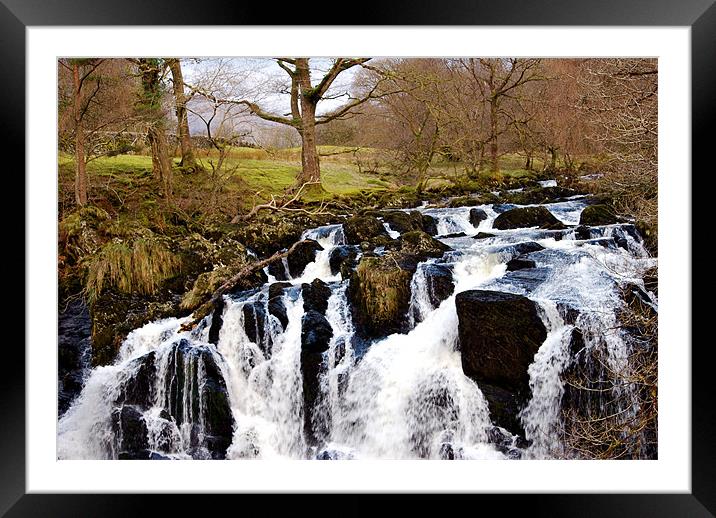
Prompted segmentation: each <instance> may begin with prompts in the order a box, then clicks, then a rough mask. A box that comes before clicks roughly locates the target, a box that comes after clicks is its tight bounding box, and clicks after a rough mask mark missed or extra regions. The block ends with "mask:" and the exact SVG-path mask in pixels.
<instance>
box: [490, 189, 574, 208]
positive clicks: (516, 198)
mask: <svg viewBox="0 0 716 518" xmlns="http://www.w3.org/2000/svg"><path fill="white" fill-rule="evenodd" d="M575 194H579V192H577V191H575V190H574V189H569V188H566V187H558V186H555V187H533V188H531V189H524V190H522V191H517V192H507V193H504V194H503V196H502V199H503V200H504V201H506V202H508V203H515V204H518V205H534V204H540V203H553V202H557V201H562V200H564V199H565V198H568V197H570V196H574V195H575Z"/></svg>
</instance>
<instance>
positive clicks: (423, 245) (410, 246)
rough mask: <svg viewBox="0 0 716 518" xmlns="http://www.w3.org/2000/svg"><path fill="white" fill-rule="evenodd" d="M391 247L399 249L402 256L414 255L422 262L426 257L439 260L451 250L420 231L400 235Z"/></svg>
mask: <svg viewBox="0 0 716 518" xmlns="http://www.w3.org/2000/svg"><path fill="white" fill-rule="evenodd" d="M391 246H393V247H395V248H399V249H400V252H401V254H403V255H405V254H408V255H414V256H416V257H419V258H421V260H423V261H424V260H425V259H427V258H428V257H435V258H440V257H442V256H443V254H444V253H445V252H447V251H448V250H452V249H451V248H450V247H449V246H448V245H446V244H445V243H442V242H440V241H438V240H437V239H435V238H434V237H432V236H430V235H428V234H427V233H425V232H422V231H420V230H414V231H412V232H407V233H405V234H403V235H401V236H400V238H398V240H397V243H393V244H391Z"/></svg>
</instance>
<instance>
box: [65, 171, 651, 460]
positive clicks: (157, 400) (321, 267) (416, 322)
mask: <svg viewBox="0 0 716 518" xmlns="http://www.w3.org/2000/svg"><path fill="white" fill-rule="evenodd" d="M551 182H553V181H546V182H543V183H544V186H546V187H549V186H552V185H553V184H552V183H551ZM543 206H544V207H546V208H547V209H548V210H549V211H550V212H551V213H552V214H553V215H554V216H555V217H557V218H558V219H559V220H560V221H562V222H563V223H564V224H565V225H570V226H571V227H572V228H567V229H565V230H562V231H554V230H542V229H538V228H518V229H512V230H497V229H493V227H492V226H493V222H494V220H495V218H496V217H497V216H498V211H503V210H505V208H504V206H503V207H497V206H492V205H482V206H479V207H477V208H478V209H480V210H481V211H483V212H484V213H485V214H486V215H487V218H484V216H483V218H484V219H482V220H481V221H480V222H479V224H478V225H477V226H475V225H473V224H472V223H471V222H470V211H471V209H473V207H457V208H439V209H438V208H428V207H426V206H421V207H418V209H417V210H419V211H420V212H422V213H423V214H424V215H427V216H432V217H433V218H435V220H436V227H437V232H438V237H439V238H440V236H443V235H444V236H448V235H452V237H444V238H440V239H441V240H442V241H443V242H445V243H447V244H448V245H449V246H450V247H451V250H450V251H448V252H446V253H445V254H444V255H443V256H442V257H440V258H430V259H428V260H424V261H422V262H418V264H417V268H416V269H415V273H414V274H413V276H412V279H411V280H410V298H409V304H408V310H407V313H406V314H405V315H404V317H405V318H406V319H407V323H408V325H407V326H406V332H405V333H402V334H401V333H394V334H389V335H387V336H380V337H378V338H371V339H368V338H366V337H364V336H362V335H361V333H360V325H359V324H360V320H359V319H357V318H356V315H355V314H354V311H355V310H356V309H355V307H354V306H353V303H354V302H353V299H352V295H351V293H352V292H351V289H352V286H351V284H350V283H351V281H350V280H349V279H343V278H342V276H341V274H340V272H339V273H337V274H335V275H334V274H332V273H331V267H330V256H331V252H332V251H333V250H334V249H335V247H337V246H342V245H344V243H345V238H344V235H343V227H342V225H327V226H322V227H318V228H315V229H310V230H307V231H305V232H304V233H303V235H302V236H301V238H302V239H311V240H314V241H316V242H318V244H320V245H321V247H322V248H323V249H322V250H318V251H317V253H316V254H315V258H314V259H313V261H312V262H310V263H308V264H307V265H306V266H305V268H304V269H303V271H302V272H301V273H300V275H298V276H297V277H295V278H294V277H291V275H290V274H289V268H288V262H287V261H286V259H284V260H283V265H282V268H283V270H284V271H283V274H284V278H286V279H288V281H287V282H285V283H282V284H274V283H275V282H276V278H275V277H274V276H272V275H269V276H268V279H269V280H268V282H267V283H266V284H264V285H263V286H261V287H257V288H256V289H254V290H252V291H249V292H243V293H241V294H227V295H224V297H223V310H222V313H221V326H220V329H219V332H218V339H216V337H214V338H213V340H214V341H216V343H215V344H214V343H210V339H209V329H210V327H211V324H212V317H211V316H209V317H207V318H205V319H204V320H203V321H202V322H201V323H200V324H199V325H198V326H197V327H196V329H195V330H194V331H192V332H185V331H182V330H181V326H182V324H184V323H186V322H187V321H189V320H190V318H191V317H190V316H189V317H185V318H170V319H163V320H158V321H155V322H151V323H149V324H147V325H145V326H143V327H141V328H139V329H136V330H134V331H132V332H131V333H129V335H128V336H127V337H126V339H125V340H124V342H123V343H122V345H121V347H120V348H119V351H118V353H117V359H116V361H115V362H114V363H113V364H112V365H107V366H103V367H96V368H94V369H92V370H91V371H90V372H89V375H88V376H87V378H86V381H85V383H84V387H83V389H82V391H81V393H80V395H79V396H78V397H77V398H76V399H75V400H74V401H73V402H72V404H71V406H70V407H69V409H68V410H67V411H66V413H65V414H64V415H63V416H62V417H61V418H60V419H59V423H58V450H57V451H58V458H60V459H115V458H170V459H208V458H228V459H254V458H256V459H271V458H291V459H314V458H318V459H505V458H535V459H546V458H564V457H567V458H570V455H572V456H573V455H574V453H572V452H570V450H569V448H568V447H567V445H566V443H565V437H564V433H565V432H564V429H565V426H566V424H565V422H564V411H565V408H567V406H566V405H572V407H570V408H574V409H576V411H578V412H583V413H585V414H586V415H600V414H606V413H615V412H616V413H618V414H619V415H620V416H623V418H624V419H626V420H628V419H629V418H630V417H631V416H634V415H635V414H636V413H637V412H638V411H639V398H638V397H637V395H638V394H637V393H636V392H635V390H636V389H635V385H634V383H632V382H631V381H630V377H631V375H632V365H631V364H630V355H631V354H632V353H633V350H634V347H636V346H637V345H635V344H634V342H633V340H630V339H629V337H628V336H627V334H625V333H626V332H625V331H623V330H621V329H620V328H619V312H620V311H621V310H623V308H624V304H625V303H624V301H623V299H622V296H621V294H620V293H621V290H622V289H623V288H624V287H625V286H631V285H633V286H637V287H640V288H642V289H643V288H644V282H643V281H642V277H643V276H644V272H645V271H646V270H647V269H648V268H650V267H652V266H654V265H655V264H656V260H655V259H653V258H650V257H649V255H648V253H647V252H646V250H645V249H644V246H643V243H642V241H641V238H640V236H639V235H638V233H637V232H636V230H635V228H634V227H633V225H629V224H616V225H604V226H595V227H590V228H589V229H588V231H587V235H585V234H584V231H582V230H579V231H578V230H577V229H576V225H577V224H578V222H579V217H580V214H581V211H582V210H583V209H584V207H585V206H586V202H585V201H584V200H583V199H582V198H579V197H577V198H574V199H568V200H566V201H562V202H559V203H551V204H545V205H543ZM473 216H474V214H473ZM384 227H385V228H386V230H387V231H388V233H389V234H390V235H391V236H393V237H396V236H397V235H398V233H397V232H394V231H393V230H392V229H391V228H390V226H389V225H388V224H387V223H384ZM478 231H479V232H489V233H490V234H492V237H488V238H485V239H475V238H474V237H476V235H477V234H478ZM460 233H464V235H459V234H460ZM456 234H458V235H456ZM480 237H482V236H480ZM383 253H385V250H383V249H380V250H377V251H376V255H380V254H383ZM516 257H521V258H523V259H524V258H525V257H527V258H528V259H529V261H532V262H533V265H532V266H529V267H525V268H523V269H513V268H508V262H510V261H511V260H512V259H514V258H516ZM396 264H397V263H396ZM511 264H512V263H511ZM414 265H415V263H413V267H414ZM294 268H295V265H294ZM273 271H274V273H276V276H277V277H279V278H281V271H280V270H278V271H277V270H273ZM411 271H412V270H411ZM267 273H268V269H267ZM296 273H297V272H296V271H294V274H296ZM438 274H439V275H441V276H442V277H439V276H438V277H436V275H438ZM436 278H437V279H439V280H440V281H441V282H443V284H441V285H440V286H441V287H442V288H443V291H442V292H441V293H443V294H442V296H440V297H437V295H436V292H435V285H434V283H435V282H436ZM316 279H319V280H320V281H322V282H323V283H326V284H325V285H324V284H322V283H320V282H319V283H317V284H316V285H315V286H318V288H316V287H315V286H313V287H312V285H311V283H312V282H314V281H315V280H316ZM451 283H452V284H451ZM446 286H447V288H449V289H445V288H446ZM309 289H315V290H318V291H319V292H320V293H325V297H326V298H327V300H326V298H324V299H322V304H323V305H322V307H321V308H320V311H318V315H316V310H315V308H314V309H312V308H311V307H309V306H308V304H309V302H310V301H312V300H314V299H315V293H316V292H315V291H314V292H312V293H313V294H314V295H313V296H309V292H308V291H306V290H309ZM321 290H323V291H321ZM468 290H487V291H499V292H503V293H511V294H515V295H520V296H523V297H526V298H527V299H529V300H528V302H529V303H531V304H532V303H533V304H535V307H536V311H537V315H538V322H537V323H538V324H539V322H542V323H543V325H544V328H545V330H546V338H545V339H544V341H542V343H538V344H536V345H535V347H534V349H533V350H534V351H536V353H535V354H534V358H532V359H531V361H530V363H529V366H525V369H526V372H525V373H524V375H525V380H528V385H529V394H526V396H525V398H524V400H522V401H521V402H520V406H519V408H518V409H517V411H516V419H517V422H518V423H519V424H520V425H521V426H522V428H523V431H519V430H509V431H508V430H506V429H505V428H502V427H501V426H498V425H497V424H496V422H497V421H498V416H497V414H496V412H495V410H494V408H493V407H491V406H490V405H491V404H492V403H491V402H490V401H492V400H490V393H489V391H488V389H487V388H486V387H487V385H486V384H483V383H482V382H477V381H475V379H481V378H473V377H469V376H467V375H466V374H465V372H467V371H466V370H464V369H465V367H464V365H463V356H462V354H463V353H462V352H461V349H460V340H459V333H458V327H459V322H460V320H459V317H458V313H457V305H456V296H457V295H458V294H460V293H462V292H465V291H468ZM645 293H646V292H645ZM304 294H306V296H305V297H304ZM312 297H313V298H312ZM645 297H646V304H647V305H649V306H650V307H651V308H652V309H653V310H654V311H658V301H657V299H656V296H655V295H654V294H653V293H648V294H646V295H645ZM304 302H305V303H306V304H307V306H306V307H304ZM313 303H315V301H314V302H313ZM311 315H313V317H315V318H317V319H319V320H320V319H325V322H324V324H325V326H327V327H325V330H328V331H330V333H329V334H327V335H326V336H325V341H324V342H322V346H321V347H320V348H319V349H316V350H312V351H306V349H305V348H306V345H305V343H304V342H302V340H304V341H305V337H304V338H302V332H305V329H304V327H305V324H304V320H305V319H307V318H313V317H311ZM536 318H537V317H536ZM308 322H314V321H313V320H310V319H309V320H308ZM321 322H322V321H321ZM461 332H462V331H461ZM478 332H479V331H478ZM486 333H489V331H487V330H486ZM304 334H305V333H304ZM212 336H214V335H212ZM460 336H462V335H460ZM541 336H542V337H544V336H545V335H541ZM540 340H541V338H540ZM537 346H539V347H538V348H537ZM530 354H532V353H530ZM309 356H310V362H311V363H310V365H309V364H308V363H306V362H307V361H308V360H307V358H309ZM309 367H310V368H309ZM575 375H585V376H589V377H591V382H592V383H593V384H594V386H595V387H597V388H598V390H593V391H591V392H590V391H581V392H580V391H579V390H575V389H574V386H572V385H570V383H569V380H570V379H571V377H573V376H575ZM308 376H315V378H313V379H315V380H316V384H315V387H317V388H316V390H315V392H316V394H315V397H314V396H313V394H312V393H311V390H306V386H307V385H306V380H307V379H308ZM525 384H527V381H525ZM525 386H526V385H525ZM481 387H482V388H481ZM519 434H522V435H523V437H519Z"/></svg>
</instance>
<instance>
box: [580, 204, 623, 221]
mask: <svg viewBox="0 0 716 518" xmlns="http://www.w3.org/2000/svg"><path fill="white" fill-rule="evenodd" d="M614 223H617V216H616V214H615V213H614V209H612V208H611V207H609V206H608V205H602V204H600V205H589V206H587V207H585V208H584V210H583V211H582V214H581V215H580V216H579V224H580V225H587V226H595V225H612V224H614Z"/></svg>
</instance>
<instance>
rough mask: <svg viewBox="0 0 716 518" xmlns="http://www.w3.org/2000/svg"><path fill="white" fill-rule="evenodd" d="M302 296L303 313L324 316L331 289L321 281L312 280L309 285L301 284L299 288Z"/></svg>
mask: <svg viewBox="0 0 716 518" xmlns="http://www.w3.org/2000/svg"><path fill="white" fill-rule="evenodd" d="M301 293H302V294H303V309H304V311H306V312H308V311H317V312H318V313H320V314H321V315H325V314H326V309H327V308H328V299H329V298H330V296H331V288H329V287H328V284H326V283H325V282H323V281H322V280H321V279H314V280H313V282H311V283H310V284H308V283H303V285H302V286H301Z"/></svg>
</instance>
